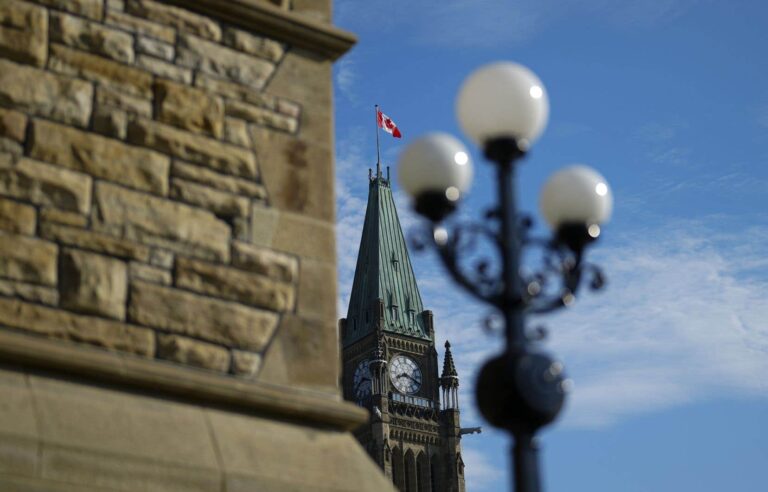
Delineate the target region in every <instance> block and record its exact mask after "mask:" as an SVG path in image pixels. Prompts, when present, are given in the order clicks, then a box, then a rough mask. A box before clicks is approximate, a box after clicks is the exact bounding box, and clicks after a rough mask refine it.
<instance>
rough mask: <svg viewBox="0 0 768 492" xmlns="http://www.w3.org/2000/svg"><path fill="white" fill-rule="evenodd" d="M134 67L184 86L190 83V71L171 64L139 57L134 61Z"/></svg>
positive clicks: (145, 56) (149, 57)
mask: <svg viewBox="0 0 768 492" xmlns="http://www.w3.org/2000/svg"><path fill="white" fill-rule="evenodd" d="M136 66H138V67H141V68H143V69H144V70H146V71H148V72H151V73H153V74H155V75H157V76H158V77H161V78H164V79H170V80H175V81H176V82H183V83H185V84H191V83H192V70H190V69H188V68H182V67H178V66H176V65H174V64H173V63H168V62H166V61H163V60H159V59H157V58H153V57H151V56H147V55H139V57H138V59H137V60H136Z"/></svg>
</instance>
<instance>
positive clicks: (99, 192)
mask: <svg viewBox="0 0 768 492" xmlns="http://www.w3.org/2000/svg"><path fill="white" fill-rule="evenodd" d="M95 203H96V205H97V206H98V217H97V218H96V219H95V220H96V221H97V222H96V223H97V226H98V225H102V226H105V227H106V228H110V227H114V228H117V229H118V230H119V231H120V232H121V233H122V234H123V236H124V237H125V238H126V239H132V240H137V241H140V242H142V243H145V244H152V245H155V246H161V247H164V248H167V249H170V250H172V251H177V252H181V253H184V254H189V255H193V256H197V257H201V258H208V259H216V260H223V261H227V260H228V259H229V237H230V229H229V226H227V224H226V223H224V222H222V221H221V220H219V219H217V218H216V217H215V216H214V215H213V214H212V213H210V212H208V211H205V210H200V209H198V208H193V207H190V206H189V205H184V204H182V203H178V202H172V201H170V200H163V199H160V198H155V197H152V196H149V195H144V194H141V193H137V192H134V191H130V190H127V189H125V188H122V187H119V186H114V185H111V184H108V183H97V184H96V200H95Z"/></svg>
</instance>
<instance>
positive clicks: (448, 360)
mask: <svg viewBox="0 0 768 492" xmlns="http://www.w3.org/2000/svg"><path fill="white" fill-rule="evenodd" d="M440 377H441V378H458V377H459V373H458V372H456V365H455V364H454V363H453V354H452V353H451V342H449V341H447V340H446V342H445V358H444V359H443V374H442V375H441V376H440Z"/></svg>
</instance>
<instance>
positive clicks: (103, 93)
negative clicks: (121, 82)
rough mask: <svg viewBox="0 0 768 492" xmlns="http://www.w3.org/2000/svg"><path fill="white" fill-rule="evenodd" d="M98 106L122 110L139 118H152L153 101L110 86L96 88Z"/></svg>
mask: <svg viewBox="0 0 768 492" xmlns="http://www.w3.org/2000/svg"><path fill="white" fill-rule="evenodd" d="M96 105H97V106H102V105H103V106H108V107H115V108H120V109H123V110H125V111H126V112H127V113H131V114H137V115H139V116H147V117H150V116H152V101H150V100H149V99H144V98H141V97H137V96H132V95H130V94H126V93H125V92H123V91H120V90H118V89H115V88H114V87H109V86H103V85H100V86H98V87H97V88H96Z"/></svg>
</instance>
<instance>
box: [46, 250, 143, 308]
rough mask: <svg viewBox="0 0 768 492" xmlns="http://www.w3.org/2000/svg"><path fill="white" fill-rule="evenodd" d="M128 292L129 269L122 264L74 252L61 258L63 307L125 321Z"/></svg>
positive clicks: (61, 296) (60, 280) (97, 256)
mask: <svg viewBox="0 0 768 492" xmlns="http://www.w3.org/2000/svg"><path fill="white" fill-rule="evenodd" d="M127 292H128V276H127V268H126V266H125V263H123V262H122V261H120V260H116V259H114V258H110V257H108V256H102V255H97V254H94V253H87V252H85V251H78V250H74V249H65V250H63V251H62V252H61V254H60V255H59V299H60V302H61V306H62V307H64V308H66V309H69V310H72V311H79V312H82V313H86V314H96V315H101V316H106V317H110V318H115V319H119V320H124V319H125V301H126V296H127Z"/></svg>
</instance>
